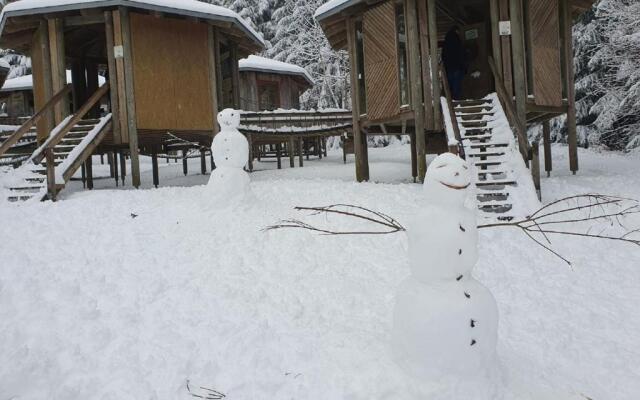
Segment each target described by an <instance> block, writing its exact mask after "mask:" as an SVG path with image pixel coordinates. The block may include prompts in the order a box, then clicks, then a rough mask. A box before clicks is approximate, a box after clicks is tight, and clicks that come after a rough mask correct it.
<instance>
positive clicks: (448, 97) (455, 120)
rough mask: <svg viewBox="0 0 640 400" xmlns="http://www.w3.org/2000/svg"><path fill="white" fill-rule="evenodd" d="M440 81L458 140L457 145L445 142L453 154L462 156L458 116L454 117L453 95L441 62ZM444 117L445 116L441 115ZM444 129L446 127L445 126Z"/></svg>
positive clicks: (454, 133) (455, 136) (454, 134)
mask: <svg viewBox="0 0 640 400" xmlns="http://www.w3.org/2000/svg"><path fill="white" fill-rule="evenodd" d="M439 69H440V81H441V82H442V87H443V88H444V95H445V99H446V102H447V108H448V109H449V120H450V121H451V126H452V128H453V136H454V138H455V140H457V141H458V145H457V146H455V148H454V146H451V144H450V143H447V146H449V151H450V152H452V153H455V154H458V155H460V156H461V157H463V158H464V151H463V147H462V136H461V135H460V126H459V125H458V118H457V117H456V111H455V109H454V108H453V107H454V105H453V97H452V96H451V88H450V87H449V79H448V77H447V71H445V69H444V67H443V65H442V64H440V67H439ZM443 117H444V118H446V116H444V115H443ZM445 130H446V127H445ZM447 136H448V135H447Z"/></svg>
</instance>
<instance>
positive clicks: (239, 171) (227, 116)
mask: <svg viewBox="0 0 640 400" xmlns="http://www.w3.org/2000/svg"><path fill="white" fill-rule="evenodd" d="M218 124H219V125H220V132H218V134H217V135H216V136H215V137H214V138H213V143H212V144H211V151H212V154H213V160H214V161H215V163H216V169H215V170H213V171H212V172H211V177H210V178H209V183H208V184H207V188H208V189H209V190H210V191H211V192H212V195H213V196H214V197H215V199H216V200H217V201H216V205H217V206H225V205H233V204H235V203H237V202H238V201H239V200H243V199H246V198H247V197H248V196H249V195H250V188H249V183H250V179H249V174H247V173H246V172H245V171H244V166H245V165H246V163H247V161H248V159H249V142H248V141H247V139H246V138H245V137H244V135H243V134H242V133H240V131H239V130H238V126H240V112H239V111H237V110H233V109H230V108H227V109H224V110H222V111H220V112H219V113H218Z"/></svg>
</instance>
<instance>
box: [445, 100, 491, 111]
mask: <svg viewBox="0 0 640 400" xmlns="http://www.w3.org/2000/svg"><path fill="white" fill-rule="evenodd" d="M453 105H454V106H456V107H455V108H456V109H457V108H461V107H482V106H490V105H492V101H491V100H453Z"/></svg>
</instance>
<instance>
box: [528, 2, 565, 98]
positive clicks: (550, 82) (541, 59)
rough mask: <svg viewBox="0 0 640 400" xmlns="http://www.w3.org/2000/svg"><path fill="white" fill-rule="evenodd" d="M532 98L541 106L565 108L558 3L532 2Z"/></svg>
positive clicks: (530, 25)
mask: <svg viewBox="0 0 640 400" xmlns="http://www.w3.org/2000/svg"><path fill="white" fill-rule="evenodd" d="M528 4H529V21H528V23H529V29H530V32H531V63H532V71H533V95H534V96H535V103H536V104H537V105H541V106H562V80H561V64H560V63H561V61H560V25H559V18H560V4H559V0H529V2H528Z"/></svg>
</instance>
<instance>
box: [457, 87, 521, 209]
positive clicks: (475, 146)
mask: <svg viewBox="0 0 640 400" xmlns="http://www.w3.org/2000/svg"><path fill="white" fill-rule="evenodd" d="M496 103H497V104H496ZM453 104H454V112H455V116H456V119H457V122H458V125H459V127H460V135H461V139H462V144H463V147H464V152H465V154H466V157H467V160H468V161H469V163H470V164H472V165H473V166H474V167H475V171H477V176H476V177H475V178H476V179H475V186H476V188H477V198H478V208H479V209H480V211H482V212H483V214H484V216H491V215H493V216H497V217H498V219H510V218H511V216H509V215H508V213H509V211H511V210H512V209H513V203H512V201H513V195H512V191H513V188H515V187H517V186H518V182H517V180H516V177H515V176H513V171H511V170H510V168H509V165H508V164H509V163H508V161H509V157H512V156H513V154H518V156H519V153H517V152H515V153H514V152H513V148H514V146H515V144H514V140H513V134H511V137H508V136H505V135H504V134H502V135H498V134H496V132H495V129H496V128H495V127H496V124H495V122H496V121H497V120H498V119H499V118H504V114H503V113H501V109H498V108H500V104H499V102H498V101H497V99H493V98H490V97H488V98H485V99H480V100H462V101H454V102H453Z"/></svg>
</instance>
